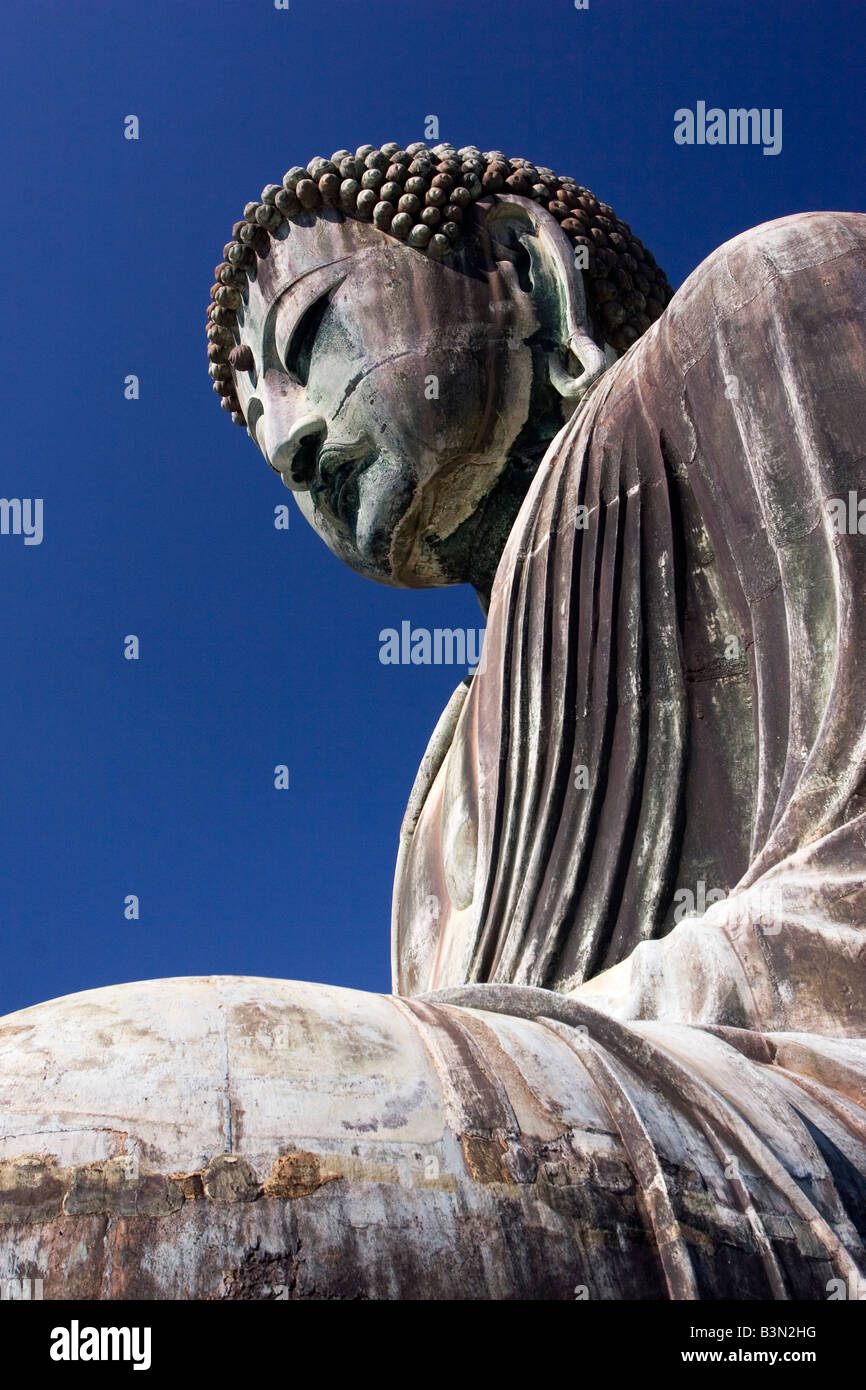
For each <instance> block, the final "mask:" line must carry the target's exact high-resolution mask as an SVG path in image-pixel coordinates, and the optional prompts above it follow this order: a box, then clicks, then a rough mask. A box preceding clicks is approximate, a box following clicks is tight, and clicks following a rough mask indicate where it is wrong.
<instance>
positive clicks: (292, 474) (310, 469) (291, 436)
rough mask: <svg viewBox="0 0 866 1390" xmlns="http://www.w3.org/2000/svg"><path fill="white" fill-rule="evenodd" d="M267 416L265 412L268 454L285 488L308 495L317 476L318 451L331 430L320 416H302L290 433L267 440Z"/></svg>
mask: <svg viewBox="0 0 866 1390" xmlns="http://www.w3.org/2000/svg"><path fill="white" fill-rule="evenodd" d="M267 415H268V412H267V410H265V419H264V421H263V424H264V426H265V434H266V438H265V441H264V443H265V452H266V454H267V458H268V462H269V463H270V465H271V467H272V468H276V469H277V471H278V472H279V473H280V474H281V475H282V479H283V482H284V483H285V485H286V487H288V488H291V489H292V491H293V492H308V491H309V488H310V484H311V483H312V481H313V478H314V477H315V474H316V462H317V460H318V456H319V450H320V449H321V447H322V443H323V441H324V439H325V436H326V435H327V433H328V427H327V425H326V424H325V421H324V420H323V419H322V417H321V416H320V415H302V416H301V417H300V419H298V420H296V421H295V422H294V424H293V425H292V427H291V429H290V430H289V432H288V434H283V432H282V431H280V434H282V438H278V439H274V440H273V441H271V440H268V439H267V433H268V431H267V424H268V420H267Z"/></svg>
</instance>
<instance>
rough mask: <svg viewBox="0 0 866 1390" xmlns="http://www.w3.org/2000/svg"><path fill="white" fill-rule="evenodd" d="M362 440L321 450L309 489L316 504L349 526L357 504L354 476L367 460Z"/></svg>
mask: <svg viewBox="0 0 866 1390" xmlns="http://www.w3.org/2000/svg"><path fill="white" fill-rule="evenodd" d="M370 457H371V456H370V454H369V453H368V446H367V444H366V442H365V443H364V444H363V445H358V444H356V445H347V446H346V447H345V448H334V447H333V446H328V447H327V448H325V449H324V450H323V451H322V454H321V456H320V458H319V462H318V467H317V469H316V477H315V480H314V482H313V484H312V487H311V489H310V491H311V493H312V497H313V501H314V503H315V504H316V506H320V505H322V506H324V507H326V508H327V510H328V511H329V512H330V514H331V516H332V517H333V518H334V520H335V521H338V522H339V523H340V524H341V525H342V526H345V527H346V528H347V529H350V528H351V525H352V522H353V520H354V517H355V514H356V512H357V506H358V489H357V479H358V477H359V475H360V474H361V472H363V470H364V468H365V467H366V466H367V464H368V463H369V462H370Z"/></svg>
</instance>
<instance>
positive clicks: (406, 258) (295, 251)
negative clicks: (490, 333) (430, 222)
mask: <svg viewBox="0 0 866 1390" xmlns="http://www.w3.org/2000/svg"><path fill="white" fill-rule="evenodd" d="M347 272H348V273H349V280H348V284H347V290H348V291H349V293H350V295H351V297H352V298H353V299H354V300H355V301H356V302H358V303H361V304H363V305H364V307H365V309H367V308H369V309H371V310H377V309H378V310H379V311H381V308H382V307H383V305H382V303H381V302H380V301H383V300H385V299H386V298H387V307H388V317H390V318H393V317H396V316H398V315H399V317H400V318H401V319H402V318H412V317H417V318H418V319H419V320H420V322H422V323H424V322H427V321H428V320H429V319H430V318H431V317H438V314H437V313H436V306H441V308H442V310H443V311H445V312H446V314H447V315H448V317H449V318H450V317H451V316H452V314H453V313H454V312H455V310H456V312H457V314H458V316H459V317H462V316H463V312H464V311H465V310H467V309H468V307H469V305H470V304H473V302H475V307H476V308H477V301H479V300H480V299H481V298H482V297H484V296H485V295H487V294H489V288H488V286H487V283H486V280H485V279H484V278H483V277H476V276H471V275H466V274H465V273H462V272H461V271H459V270H457V269H456V267H452V266H449V265H447V264H443V263H441V262H438V261H435V260H434V259H433V258H431V257H430V256H427V255H425V254H424V253H423V252H421V251H417V250H415V249H414V248H412V247H409V246H405V245H404V244H403V243H402V242H400V241H398V240H397V239H396V238H394V237H389V236H386V235H385V234H384V233H383V232H381V231H379V229H378V228H377V227H374V226H373V225H372V224H371V223H369V222H360V221H358V220H357V219H356V218H348V217H347V218H343V217H341V215H340V214H339V213H338V212H335V211H333V210H330V209H327V210H325V211H324V213H322V214H319V215H318V216H317V215H315V214H313V213H306V214H303V215H302V216H301V217H298V218H296V219H293V220H292V221H291V222H289V223H285V224H284V225H283V228H282V229H281V231H280V233H278V235H277V236H276V237H272V238H271V240H270V249H269V253H268V255H267V256H266V257H264V259H258V260H257V262H256V275H255V279H252V280H251V281H250V285H249V295H248V299H247V303H246V306H245V308H244V310H243V314H242V326H241V334H240V336H241V341H242V342H247V343H254V342H255V341H256V339H260V338H261V336H262V334H263V332H264V329H265V324H266V321H267V319H268V316H269V314H270V313H271V311H272V310H273V308H274V305H275V304H277V302H279V304H280V307H281V309H282V306H283V305H286V306H287V307H288V308H289V310H291V306H292V305H300V306H302V307H303V305H304V304H305V303H306V302H307V301H308V300H310V299H311V298H314V297H315V295H316V293H317V292H320V291H321V290H323V289H325V288H327V282H328V280H329V279H330V280H334V279H337V278H339V277H340V275H341V274H346V273H347ZM455 298H456V300H457V301H458V304H456V305H455V304H454V302H453V301H454V300H455Z"/></svg>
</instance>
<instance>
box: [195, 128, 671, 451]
mask: <svg viewBox="0 0 866 1390" xmlns="http://www.w3.org/2000/svg"><path fill="white" fill-rule="evenodd" d="M507 191H510V192H512V193H515V194H517V195H518V196H519V197H521V198H532V199H534V201H535V202H537V203H540V204H542V206H544V207H546V208H547V210H548V211H549V212H550V213H552V215H553V216H554V217H555V218H556V220H557V221H558V222H559V225H560V226H561V227H562V230H563V231H564V232H565V233H566V235H567V236H568V238H569V240H570V241H571V243H572V245H573V246H575V247H578V246H583V247H585V248H586V268H585V270H584V281H585V286H586V295H587V304H588V308H589V311H590V313H591V314H592V316H593V318H594V320H595V322H596V324H597V325H598V328H599V331H600V332H601V333H602V334H603V335H604V338H605V340H606V341H607V342H608V343H610V345H611V347H613V348H614V349H615V350H616V351H617V352H625V351H626V349H627V348H629V347H631V345H632V343H634V342H636V341H637V339H638V338H639V337H640V336H641V334H642V333H644V332H646V330H647V329H648V328H649V326H650V324H651V323H652V322H653V321H654V320H655V319H657V318H658V317H659V315H660V314H661V312H662V310H663V309H664V307H665V305H666V304H667V303H668V301H669V300H670V298H671V296H672V294H673V291H672V289H671V287H670V285H669V284H668V281H667V276H666V275H665V273H664V271H663V270H661V269H660V267H659V266H658V265H657V264H656V262H655V260H654V259H653V257H652V255H651V254H650V252H649V251H647V250H646V248H645V247H644V245H643V242H641V241H639V240H638V239H637V237H635V236H633V235H632V232H631V228H630V227H629V225H628V223H627V222H621V221H620V220H619V218H618V217H617V216H616V214H615V212H614V211H613V209H612V208H610V207H608V206H607V204H606V203H600V202H599V201H598V199H597V198H596V197H595V195H594V194H593V193H591V192H590V191H589V189H588V188H584V187H583V186H582V185H581V184H579V183H577V182H576V181H575V180H574V179H572V178H566V177H560V175H558V174H554V172H553V170H552V169H544V168H539V167H538V166H536V165H535V164H532V163H531V162H530V161H529V160H528V159H506V157H505V155H504V154H502V153H501V152H500V151H499V150H487V151H486V153H484V154H482V152H481V151H480V150H479V149H477V148H476V147H475V146H474V145H465V146H464V147H463V148H462V149H460V150H456V149H455V148H454V146H453V145H449V144H441V145H436V146H435V147H434V148H433V149H428V147H427V146H426V145H424V144H421V143H417V144H413V145H409V146H407V148H406V149H405V150H404V149H403V148H402V147H401V146H400V145H396V144H387V145H383V146H382V147H381V149H377V148H376V147H375V146H374V145H360V146H359V147H358V149H357V150H356V151H355V153H354V154H352V153H351V151H350V150H337V151H336V152H335V153H334V154H332V155H331V158H330V159H322V158H319V157H317V158H315V159H311V160H310V162H309V164H308V165H307V166H306V168H302V167H301V166H300V165H296V166H295V167H294V168H293V169H290V170H289V171H288V173H287V174H286V175H285V177H284V178H283V182H282V184H275V183H272V184H268V186H267V188H265V189H263V190H262V196H261V201H260V202H258V203H247V206H246V207H245V208H244V217H243V221H241V222H236V223H235V225H234V227H233V228H232V240H231V241H230V242H228V243H227V245H226V246H225V248H224V250H223V260H222V261H220V263H219V265H218V266H216V267H215V271H214V274H215V276H216V280H215V283H214V285H213V286H212V288H211V292H210V297H211V304H210V308H209V309H208V324H207V336H208V358H209V359H210V375H211V377H212V378H213V389H214V391H215V392H216V393H217V395H218V396H220V397H222V402H221V403H222V407H223V409H224V410H227V411H229V412H230V413H231V417H232V419H233V420H234V422H235V423H236V424H238V425H243V424H245V423H246V421H245V420H244V416H243V413H242V411H241V408H240V404H239V402H238V398H237V395H236V393H235V388H234V372H236V371H246V370H248V369H249V366H250V365H251V363H250V361H249V360H248V359H249V356H250V354H249V352H248V350H247V351H246V353H245V352H244V350H243V349H242V350H241V351H240V352H237V351H233V349H236V347H237V324H238V310H239V309H240V308H241V305H242V302H243V291H244V290H245V289H246V286H247V282H248V279H249V273H250V272H251V271H252V270H254V269H255V264H256V257H257V256H259V257H263V256H266V255H267V254H268V250H269V248H270V238H271V237H272V236H274V235H276V234H277V233H278V232H279V231H280V229H281V228H282V226H283V224H284V223H285V222H287V221H290V220H291V219H292V218H294V217H297V216H299V215H300V214H301V213H304V212H313V213H316V212H320V211H321V210H322V209H324V208H333V209H335V210H336V211H338V212H341V213H343V214H344V215H345V216H347V217H355V218H358V219H359V220H360V221H362V222H372V224H373V225H374V226H375V227H378V228H379V230H380V231H382V232H384V233H385V234H386V235H388V236H392V237H395V238H396V239H397V240H399V241H404V242H406V244H407V245H408V246H412V247H414V248H415V249H416V250H417V251H419V252H421V253H423V254H425V255H428V256H433V257H435V258H436V259H438V260H444V259H447V257H448V256H449V255H450V254H451V253H452V252H453V250H454V248H455V247H456V246H457V244H458V243H459V242H460V240H461V237H462V236H463V235H464V234H465V232H466V231H467V230H468V229H469V226H470V224H471V217H472V204H473V203H474V202H476V201H477V199H479V198H481V197H484V196H485V195H488V194H496V193H505V192H507Z"/></svg>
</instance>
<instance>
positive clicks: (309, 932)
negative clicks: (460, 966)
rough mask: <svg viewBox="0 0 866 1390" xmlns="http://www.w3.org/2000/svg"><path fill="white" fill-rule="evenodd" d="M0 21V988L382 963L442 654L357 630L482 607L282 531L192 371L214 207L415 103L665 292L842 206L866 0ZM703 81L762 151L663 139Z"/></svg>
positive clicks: (859, 109) (450, 674)
mask: <svg viewBox="0 0 866 1390" xmlns="http://www.w3.org/2000/svg"><path fill="white" fill-rule="evenodd" d="M2 15H3V31H4V39H3V55H4V56H3V60H2V64H3V68H4V73H3V82H2V87H0V93H2V94H0V102H2V128H3V135H4V138H3V177H2V189H3V193H2V197H3V202H4V216H3V219H2V239H3V242H4V243H5V244H4V246H3V256H2V264H3V268H4V280H5V285H6V297H7V309H11V310H12V312H11V313H9V314H8V316H7V327H6V331H5V342H4V352H3V357H4V370H3V373H2V378H0V389H2V392H3V396H4V400H3V420H4V424H5V429H4V438H3V452H2V472H0V495H2V496H4V497H6V498H14V497H18V498H36V497H41V498H43V499H44V539H43V541H42V544H41V545H38V546H37V545H33V546H25V545H24V544H23V540H22V538H21V537H20V536H19V537H15V536H11V535H7V536H2V535H0V574H2V582H3V594H4V613H3V622H2V624H0V719H2V749H3V752H2V763H0V767H2V779H3V787H2V809H0V866H2V874H0V932H2V938H3V949H2V970H0V1014H2V1013H5V1012H8V1011H10V1010H13V1009H16V1008H21V1007H24V1006H26V1005H28V1004H33V1003H37V1002H39V1001H40V1000H43V999H48V998H51V997H54V996H56V995H60V994H65V993H69V992H72V991H75V990H79V989H87V988H91V987H94V986H99V985H105V984H112V983H117V982H120V981H124V980H133V979H144V978H153V977H159V976H170V975H187V974H198V973H232V974H246V975H272V976H280V977H286V978H298V979H308V980H321V981H328V982H331V983H334V984H341V985H351V986H355V987H358V988H365V989H379V990H381V989H387V988H388V987H389V967H388V954H389V946H388V937H389V914H390V892H391V878H392V872H393V864H394V858H395V853H396V844H397V833H398V828H399V824H400V819H401V816H402V813H403V809H404V806H405V802H406V798H407V796H408V793H409V790H410V787H411V784H412V780H413V777H414V774H415V770H416V767H417V764H418V761H419V759H420V757H421V755H422V753H423V750H424V748H425V746H426V742H427V738H428V736H429V734H430V732H431V730H432V728H433V726H434V724H435V722H436V719H437V717H438V715H439V712H440V710H441V708H442V707H443V705H444V704H445V702H446V700H447V698H448V696H449V695H450V693H451V691H452V689H453V688H454V686H455V685H456V684H457V683H458V681H459V679H460V678H461V674H462V673H461V672H459V671H457V670H455V669H454V668H450V669H449V668H447V667H444V668H443V667H438V668H436V667H403V666H399V667H392V666H382V665H381V664H380V663H379V660H378V650H379V641H378V634H379V632H380V630H381V629H382V628H385V627H399V626H400V623H401V622H402V621H403V620H407V619H408V620H410V621H411V622H412V623H413V624H415V625H416V626H420V625H424V626H427V627H431V628H432V627H437V626H456V625H462V626H468V627H477V626H479V625H480V621H481V620H480V611H479V609H478V606H477V602H476V599H475V597H474V594H473V593H472V592H471V591H470V590H468V589H463V588H459V589H449V590H438V591H431V592H405V591H399V590H393V589H386V588H379V587H377V586H375V585H373V584H370V583H369V582H367V581H365V580H362V579H360V578H358V577H356V576H355V575H353V574H352V573H351V572H350V571H349V570H347V569H345V568H344V567H343V566H341V565H340V563H339V562H338V561H337V560H336V559H334V558H333V556H331V554H330V553H329V552H328V551H327V550H326V549H325V547H324V546H323V545H322V543H321V542H320V541H319V540H318V539H317V538H316V537H315V535H314V534H313V533H312V532H311V531H310V530H308V528H307V527H306V525H305V523H304V522H303V520H302V518H301V516H300V513H298V512H297V511H296V510H295V509H294V506H293V515H292V520H291V525H290V528H289V530H288V531H287V532H282V531H279V532H278V531H276V530H275V529H274V527H273V509H274V507H275V506H276V505H278V504H279V503H282V502H285V501H288V500H289V496H288V493H287V492H286V491H285V489H284V488H283V487H282V485H281V484H280V482H279V480H278V479H276V478H275V477H274V475H273V474H272V473H271V472H270V471H269V470H268V468H267V466H266V465H265V463H264V461H263V459H262V458H261V456H260V455H259V454H258V453H257V451H256V450H255V448H254V446H253V445H252V443H251V442H250V441H249V440H248V438H247V436H246V435H245V433H244V432H243V431H242V430H238V429H236V428H234V427H233V426H232V425H231V424H230V423H229V422H228V420H227V418H226V417H225V415H224V414H223V412H221V411H220V409H219V407H218V404H217V402H216V398H215V397H214V395H213V393H212V391H211V385H210V381H209V379H208V376H207V371H206V361H205V354H204V346H205V345H204V334H203V322H204V314H205V309H206V306H207V300H208V290H209V287H210V284H211V281H212V271H213V266H214V264H215V263H216V262H217V261H218V260H219V259H220V255H221V249H222V246H223V244H224V242H225V241H226V240H227V238H228V236H229V233H230V228H231V224H232V222H233V221H234V220H235V219H236V218H237V217H239V216H240V215H241V213H242V209H243V206H244V203H245V202H247V201H248V200H249V199H251V198H254V197H256V196H257V195H258V193H259V191H260V190H261V188H262V187H263V186H264V185H265V184H266V183H270V182H279V180H280V179H281V177H282V174H283V172H284V171H285V170H286V169H287V168H289V167H290V166H291V165H293V164H296V163H306V162H307V160H308V159H310V158H311V157H312V156H313V155H315V154H324V155H326V156H328V155H330V154H331V152H332V151H333V150H334V149H337V148H340V147H343V146H350V147H352V148H354V147H355V146H356V145H358V144H361V143H382V142H384V141H387V140H398V141H402V142H403V143H408V142H410V141H412V140H417V139H421V138H423V133H424V120H425V117H426V116H428V115H430V114H434V115H436V116H437V117H438V119H439V125H440V136H441V138H442V139H446V140H451V141H452V142H453V143H454V144H455V145H458V146H459V145H462V144H467V143H474V144H477V145H479V146H480V147H481V148H482V149H488V148H497V149H502V150H504V151H505V153H506V154H509V155H523V156H525V157H527V158H531V159H533V160H534V161H535V162H536V163H540V164H547V165H551V166H552V167H553V168H555V169H557V171H559V172H561V173H564V174H571V175H572V176H574V177H575V178H577V179H579V180H580V181H581V182H583V183H585V184H586V185H588V186H589V187H590V188H592V189H593V191H594V192H595V193H596V194H598V196H599V197H601V198H602V199H603V200H605V201H607V202H609V203H611V204H612V205H613V207H614V208H615V209H616V211H617V212H618V214H619V215H620V216H621V217H623V218H624V219H625V220H627V221H628V222H630V223H631V225H632V227H633V229H634V231H635V232H636V234H637V235H638V236H640V237H641V238H642V239H643V240H644V241H645V243H646V244H647V245H648V246H649V247H650V248H651V249H652V251H653V252H654V254H655V255H656V258H657V259H658V260H659V262H660V263H661V264H662V265H663V266H664V268H665V270H666V271H667V273H668V276H669V278H670V280H671V282H672V283H673V284H674V285H678V284H679V283H681V281H682V280H683V279H684V278H685V276H686V275H687V274H688V273H689V271H691V270H692V269H693V268H694V266H695V265H697V264H698V262H699V261H700V260H701V259H702V258H703V257H704V256H705V255H707V254H708V253H709V252H710V251H711V250H712V249H713V248H714V247H715V246H717V245H718V244H719V243H720V242H722V241H725V240H727V239H728V238H729V237H731V236H733V235H735V234H736V233H737V232H739V231H742V230H743V229H744V228H746V227H749V226H751V225H754V224H756V223H759V222H763V221H766V220H768V219H770V218H773V217H777V216H781V215H783V214H785V213H789V212H794V211H797V210H806V209H812V208H845V209H858V210H863V209H864V155H863V145H864V119H863V109H864V96H863V92H864V87H863V77H862V55H863V52H864V49H866V11H864V7H863V6H862V5H860V4H859V3H855V0H851V3H838V0H837V2H836V3H834V2H833V0H821V3H820V4H818V3H814V4H813V3H805V2H804V0H775V2H774V3H762V4H760V5H757V4H755V3H754V0H728V2H727V3H725V4H717V3H712V4H710V3H695V2H694V0H689V3H685V2H684V0H664V3H659V2H656V3H650V0H646V2H645V3H640V2H639V0H590V7H589V9H588V10H585V11H578V10H576V9H575V8H574V5H573V3H572V2H571V0H532V2H531V3H530V0H523V3H514V0H498V3H496V4H489V3H485V4H482V3H480V0H460V3H446V0H425V3H424V4H423V5H419V4H415V3H411V4H410V3H407V0H402V2H401V3H396V0H367V3H364V4H360V3H351V4H348V3H334V0H291V3H290V8H289V10H288V11H277V10H276V9H275V8H274V5H273V3H272V0H244V3H242V4H241V3H238V0H234V3H227V0H208V3H204V0H202V2H201V3H193V0H170V3H162V0H158V2H157V3H153V0H146V3H142V4H138V5H117V4H115V3H112V4H108V3H103V2H102V0H87V3H86V4H85V3H82V0H76V3H71V4H70V3H64V4H60V3H56V4H46V3H41V0H31V3H29V4H28V5H27V6H26V7H22V6H19V5H17V4H12V3H11V0H4V4H3V7H2ZM698 100H706V101H707V102H708V104H709V105H718V106H721V107H725V108H727V107H728V106H758V107H768V108H777V107H780V108H782V111H783V148H782V152H781V153H780V154H779V155H778V156H775V157H773V156H764V155H762V153H761V150H760V148H754V147H725V148H722V147H709V146H703V147H699V146H694V147H683V146H678V145H677V144H675V142H674V139H673V131H674V111H675V110H676V109H677V108H679V107H686V106H688V107H692V108H694V106H695V104H696V102H697V101H698ZM128 114H135V115H137V116H138V117H139V120H140V139H139V140H138V141H136V142H133V141H127V140H125V139H124V138H123V123H124V117H125V116H126V115H128ZM127 373H135V374H136V375H138V376H139V378H140V382H141V394H140V399H139V400H137V401H127V400H125V399H124V390H123V387H124V377H125V376H126V374H127ZM292 505H293V504H292ZM129 633H135V634H137V635H138V636H139V638H140V643H141V656H140V659H139V660H138V661H134V662H133V661H126V660H124V658H123V639H124V637H125V636H126V635H127V634H129ZM278 763H285V764H286V765H287V766H288V767H289V769H290V781H291V785H290V788H289V790H288V791H277V790H275V788H274V784H273V769H274V766H275V765H276V764H278ZM127 894H136V895H137V896H138V897H139V900H140V917H139V920H138V921H128V920H126V919H125V917H124V900H125V898H126V895H127Z"/></svg>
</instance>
